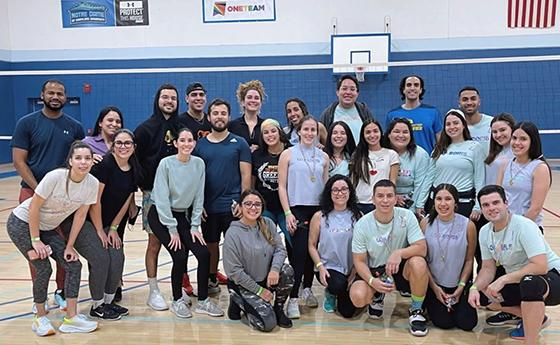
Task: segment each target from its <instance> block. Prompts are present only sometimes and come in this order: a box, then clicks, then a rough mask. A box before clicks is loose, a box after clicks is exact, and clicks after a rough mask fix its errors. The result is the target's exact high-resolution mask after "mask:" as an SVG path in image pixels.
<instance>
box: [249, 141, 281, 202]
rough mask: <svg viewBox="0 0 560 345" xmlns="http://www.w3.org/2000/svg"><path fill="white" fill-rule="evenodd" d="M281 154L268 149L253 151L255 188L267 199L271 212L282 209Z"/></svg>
mask: <svg viewBox="0 0 560 345" xmlns="http://www.w3.org/2000/svg"><path fill="white" fill-rule="evenodd" d="M279 158H280V155H272V154H271V153H269V152H268V150H256V151H255V152H253V166H252V169H253V171H252V175H253V176H256V178H257V179H256V180H257V181H256V183H255V188H256V189H257V190H258V191H259V192H260V193H261V194H262V196H263V197H264V200H265V201H266V209H267V210H269V211H271V212H277V211H281V210H282V205H281V204H280V198H279V197H278V160H279Z"/></svg>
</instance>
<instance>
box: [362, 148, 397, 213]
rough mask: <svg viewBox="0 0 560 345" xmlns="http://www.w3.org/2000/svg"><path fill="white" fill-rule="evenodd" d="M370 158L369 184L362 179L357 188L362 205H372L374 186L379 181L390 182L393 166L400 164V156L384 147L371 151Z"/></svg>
mask: <svg viewBox="0 0 560 345" xmlns="http://www.w3.org/2000/svg"><path fill="white" fill-rule="evenodd" d="M368 158H369V161H370V164H371V165H370V166H369V169H368V172H369V183H366V182H365V181H364V180H363V179H360V180H359V181H358V185H357V186H356V196H357V197H358V202H359V203H360V204H371V203H372V196H373V186H374V185H375V184H376V183H377V181H380V180H388V179H389V175H390V174H391V166H392V165H394V164H400V159H399V154H398V153H397V152H396V151H394V150H391V149H386V148H384V147H383V148H381V150H379V151H369V154H368Z"/></svg>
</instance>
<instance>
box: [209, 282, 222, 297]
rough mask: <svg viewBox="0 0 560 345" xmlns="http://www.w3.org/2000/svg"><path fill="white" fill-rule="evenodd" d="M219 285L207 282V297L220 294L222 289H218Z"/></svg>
mask: <svg viewBox="0 0 560 345" xmlns="http://www.w3.org/2000/svg"><path fill="white" fill-rule="evenodd" d="M219 284H220V283H219V282H218V281H215V282H213V281H211V280H208V294H209V295H215V294H218V293H220V291H222V289H220V285H219Z"/></svg>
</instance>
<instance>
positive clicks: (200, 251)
mask: <svg viewBox="0 0 560 345" xmlns="http://www.w3.org/2000/svg"><path fill="white" fill-rule="evenodd" d="M173 217H175V219H176V220H177V232H178V234H179V238H180V239H181V249H178V250H176V251H175V250H171V249H170V248H169V241H170V240H171V236H170V235H169V230H168V229H167V227H166V226H165V225H163V224H161V222H160V221H159V217H158V214H157V208H156V207H150V211H149V212H148V222H149V223H150V228H151V229H152V232H153V233H154V235H155V236H156V237H157V238H158V240H159V241H160V242H161V244H162V245H163V246H164V247H165V249H167V251H168V252H169V255H171V259H172V260H173V267H172V268H171V287H172V290H173V300H175V301H177V300H178V299H180V298H181V297H182V296H183V292H182V285H183V274H184V273H185V272H187V257H188V255H189V250H191V251H192V252H193V254H194V256H195V257H196V259H197V260H198V268H197V270H196V277H197V284H198V300H199V301H203V300H205V299H206V298H207V297H208V276H209V274H210V252H209V251H208V248H207V247H206V246H203V245H202V244H200V242H198V241H194V242H193V241H192V237H191V233H190V229H191V226H190V224H189V222H188V221H187V218H186V216H185V213H184V212H173Z"/></svg>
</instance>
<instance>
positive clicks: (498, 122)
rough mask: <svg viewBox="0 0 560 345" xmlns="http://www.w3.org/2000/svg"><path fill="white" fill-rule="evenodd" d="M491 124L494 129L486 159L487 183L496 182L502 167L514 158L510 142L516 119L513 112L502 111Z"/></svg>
mask: <svg viewBox="0 0 560 345" xmlns="http://www.w3.org/2000/svg"><path fill="white" fill-rule="evenodd" d="M490 126H491V130H492V136H491V137H490V151H489V152H488V157H486V159H485V160H484V163H486V178H485V185H489V184H496V181H498V175H499V172H500V168H501V167H502V166H503V165H504V164H505V163H506V162H508V161H509V160H510V159H512V158H513V152H512V151H511V145H510V144H511V134H512V133H513V127H515V119H514V118H513V116H512V115H511V114H508V113H501V114H498V115H496V116H494V117H493V118H492V121H491V122H490Z"/></svg>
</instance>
